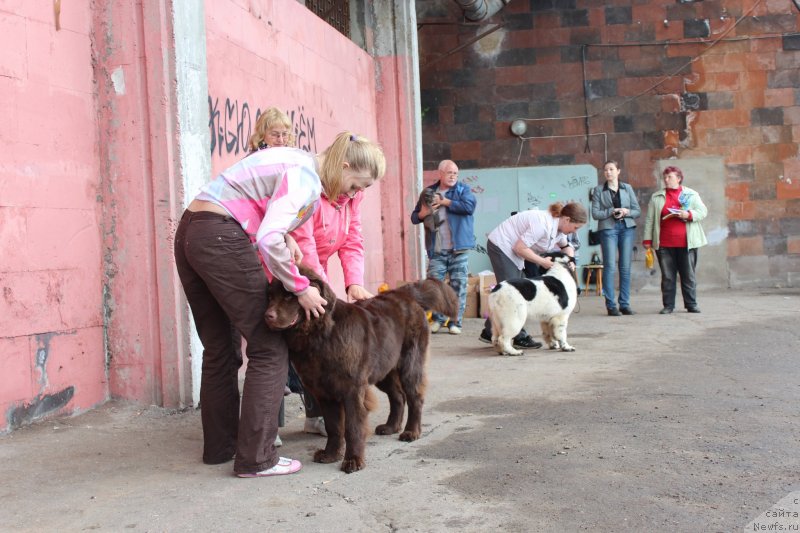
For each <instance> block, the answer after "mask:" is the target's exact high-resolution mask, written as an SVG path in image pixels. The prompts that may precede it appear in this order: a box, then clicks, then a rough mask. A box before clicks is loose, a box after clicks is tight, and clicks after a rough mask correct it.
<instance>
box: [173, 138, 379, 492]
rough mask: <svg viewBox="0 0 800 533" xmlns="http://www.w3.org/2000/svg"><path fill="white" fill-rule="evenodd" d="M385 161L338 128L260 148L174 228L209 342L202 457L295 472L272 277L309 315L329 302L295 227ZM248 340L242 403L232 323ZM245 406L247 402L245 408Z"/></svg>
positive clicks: (264, 472) (252, 473)
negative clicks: (270, 305) (270, 310)
mask: <svg viewBox="0 0 800 533" xmlns="http://www.w3.org/2000/svg"><path fill="white" fill-rule="evenodd" d="M385 169H386V161H385V158H384V156H383V152H382V151H381V149H380V148H379V147H378V146H377V145H376V144H374V143H372V142H370V141H369V140H368V139H365V138H363V137H359V136H356V135H353V134H352V133H350V132H343V133H340V134H339V135H338V136H337V137H336V140H335V141H334V142H333V144H331V146H330V147H328V148H327V149H326V150H325V151H324V152H322V153H321V154H318V155H312V154H309V153H306V152H303V151H302V150H297V149H294V148H284V147H281V148H273V149H270V150H259V151H257V152H255V153H253V154H251V155H249V156H248V157H245V158H244V159H242V160H241V161H239V162H238V163H236V164H234V165H233V166H231V167H230V168H228V169H226V170H225V171H223V172H222V173H221V174H220V175H219V176H217V177H216V178H215V179H213V180H212V181H210V182H209V183H208V184H206V185H205V186H204V187H203V188H202V190H201V191H200V194H198V195H197V196H196V197H195V199H194V200H193V201H192V202H191V203H190V204H189V207H188V208H187V210H186V211H185V212H184V214H183V217H182V218H181V221H180V224H179V226H178V229H177V232H176V234H175V262H176V266H177V268H178V274H179V276H180V279H181V284H182V285H183V288H184V292H185V293H186V298H187V300H188V302H189V305H190V307H191V309H192V315H193V317H194V321H195V325H196V327H197V332H198V335H199V336H200V340H201V341H202V343H203V367H202V377H201V387H200V403H201V419H202V423H203V461H204V462H205V463H207V464H219V463H223V462H226V461H229V460H231V459H232V458H234V456H235V460H234V465H233V470H234V473H235V474H236V475H238V476H239V477H264V476H274V475H281V474H291V473H293V472H296V471H298V470H299V469H300V468H301V465H300V462H299V461H296V460H292V459H287V458H281V457H278V454H277V451H276V449H275V446H274V441H275V437H276V436H277V433H278V409H279V408H280V403H281V399H282V397H283V391H284V386H285V384H286V374H287V366H288V349H287V346H286V343H285V341H284V339H283V337H282V335H281V334H280V333H278V332H272V331H270V330H269V329H268V328H267V327H266V324H265V322H264V311H265V310H266V307H267V301H266V285H267V275H266V273H265V271H264V269H263V267H262V263H261V262H262V261H263V264H264V265H265V266H266V267H267V269H268V270H269V272H270V273H271V274H272V275H273V276H274V277H276V278H278V279H279V280H280V281H281V282H282V283H283V285H284V287H285V288H286V289H287V290H289V291H290V292H293V293H294V294H296V295H297V297H298V300H299V302H300V305H301V306H302V307H303V309H305V312H306V317H307V318H308V319H311V318H312V317H314V318H316V317H319V316H320V315H321V314H322V313H324V307H323V306H324V305H325V304H326V303H327V302H325V300H324V299H323V298H322V297H321V296H320V294H319V291H318V290H317V289H316V288H314V287H312V286H310V284H309V281H308V278H306V277H305V276H303V275H302V274H300V272H299V271H298V269H297V265H296V264H295V261H294V258H295V257H297V256H298V252H299V249H297V245H296V243H295V242H294V240H293V239H292V238H291V237H288V238H287V236H288V234H289V233H290V232H292V231H294V230H295V229H297V228H298V227H300V226H301V225H302V224H303V223H304V222H306V221H307V220H308V219H310V218H311V217H312V215H313V213H314V211H315V209H316V208H317V206H318V204H319V199H320V195H321V194H322V193H323V192H324V193H325V194H326V195H327V196H328V197H333V198H339V196H340V195H341V194H350V195H355V194H356V193H358V192H359V191H361V190H363V189H365V188H366V187H369V186H370V185H372V184H373V183H374V182H375V181H376V180H378V179H380V178H381V177H382V176H383V174H384V172H385ZM232 327H234V328H236V329H237V330H238V331H239V332H241V334H242V335H243V336H244V338H245V339H246V340H247V358H248V365H247V371H246V374H245V379H244V389H243V392H242V397H241V406H240V400H239V389H238V376H237V374H238V368H239V361H237V358H236V353H235V347H234V346H233V342H232V338H231V328H232ZM240 407H241V409H240Z"/></svg>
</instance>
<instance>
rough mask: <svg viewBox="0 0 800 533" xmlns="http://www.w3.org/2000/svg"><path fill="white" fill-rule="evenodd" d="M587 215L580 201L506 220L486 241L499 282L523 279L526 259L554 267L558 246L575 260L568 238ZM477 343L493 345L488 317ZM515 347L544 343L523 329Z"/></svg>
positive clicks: (536, 210) (534, 345) (514, 341)
mask: <svg viewBox="0 0 800 533" xmlns="http://www.w3.org/2000/svg"><path fill="white" fill-rule="evenodd" d="M587 219H588V213H587V212H586V208H585V207H583V206H582V205H581V204H579V203H578V202H570V203H568V204H566V205H564V204H562V203H560V202H557V203H554V204H552V205H550V207H548V209H547V211H542V210H539V209H529V210H527V211H522V212H521V213H517V214H516V215H513V216H511V217H510V218H507V219H506V220H504V221H503V222H501V223H500V225H499V226H497V227H496V228H495V229H494V230H492V232H491V233H489V238H488V240H487V242H486V249H487V251H488V253H489V261H490V262H491V263H492V269H493V270H494V275H495V278H496V279H497V283H500V282H501V281H505V280H507V279H517V278H522V277H523V268H524V265H525V260H528V261H530V262H531V263H534V264H536V265H538V266H539V267H541V268H543V269H545V270H547V269H549V268H550V267H551V266H553V260H552V259H551V258H550V257H542V256H541V255H539V254H544V253H547V252H549V251H551V250H553V249H555V248H556V246H558V247H559V248H560V249H561V251H562V252H564V253H565V254H566V255H568V256H570V257H573V256H574V255H575V250H573V249H572V247H571V246H570V245H569V242H568V241H567V235H568V234H570V233H573V232H575V231H577V230H578V228H580V227H581V226H583V225H584V224H586V220H587ZM478 340H480V341H481V342H487V343H490V344H491V342H492V323H491V321H490V320H489V319H488V318H487V319H486V323H485V324H484V326H483V331H481V335H480V337H478ZM513 346H514V348H541V347H542V343H541V342H537V341H535V340H533V338H532V337H531V336H530V335H529V334H528V332H526V331H525V329H522V330H521V331H520V332H519V334H517V335H516V336H515V337H514V340H513Z"/></svg>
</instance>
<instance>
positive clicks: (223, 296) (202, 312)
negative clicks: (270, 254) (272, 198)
mask: <svg viewBox="0 0 800 533" xmlns="http://www.w3.org/2000/svg"><path fill="white" fill-rule="evenodd" d="M175 264H176V266H177V269H178V275H179V276H180V279H181V284H182V285H183V290H184V292H185V293H186V299H187V300H188V302H189V306H190V307H191V309H192V316H193V317H194V322H195V325H196V326H197V333H198V335H199V336H200V340H201V341H202V343H203V364H202V374H201V378H200V419H201V421H202V425H203V461H204V462H206V463H208V464H218V463H223V462H226V461H229V460H230V459H231V458H232V457H233V456H234V453H235V454H236V457H235V461H234V464H233V470H234V472H236V473H254V472H258V471H261V470H266V469H268V468H271V467H273V466H274V465H275V464H276V463H277V462H278V454H277V452H276V450H275V447H274V445H273V443H274V441H275V437H276V436H277V434H278V417H279V413H280V406H281V400H282V399H283V389H284V386H285V385H286V375H287V372H288V364H289V359H288V354H289V350H288V347H287V346H286V341H285V340H284V339H283V336H282V335H281V334H280V333H277V332H273V331H270V330H269V329H268V328H267V326H266V323H265V322H264V311H266V308H267V298H266V295H267V292H266V290H267V276H266V274H265V272H264V269H263V267H262V266H261V261H260V260H259V256H258V253H257V252H256V250H255V249H254V248H253V245H252V244H251V243H250V239H249V237H248V236H247V235H245V233H244V231H243V230H242V227H241V226H240V225H239V223H238V222H236V221H235V220H234V219H232V218H231V217H228V216H224V215H219V214H216V213H208V212H204V211H200V212H196V213H193V212H191V211H186V212H184V214H183V217H182V218H181V222H180V224H179V225H178V230H177V232H176V233H175ZM234 328H235V330H236V331H238V332H240V333H241V335H242V336H243V337H244V338H245V340H246V341H247V372H246V373H245V378H244V388H243V391H242V396H241V402H240V399H239V375H238V374H239V367H240V366H241V364H242V359H241V353H240V352H239V353H237V350H238V348H239V346H237V345H236V342H235V340H234V338H236V337H238V336H237V335H232V334H231V333H232V331H233V329H234ZM240 407H241V409H240ZM240 411H241V412H240Z"/></svg>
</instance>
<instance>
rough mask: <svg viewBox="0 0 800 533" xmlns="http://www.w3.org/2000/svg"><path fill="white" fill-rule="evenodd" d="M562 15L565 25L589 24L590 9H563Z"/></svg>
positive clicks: (562, 22)
mask: <svg viewBox="0 0 800 533" xmlns="http://www.w3.org/2000/svg"><path fill="white" fill-rule="evenodd" d="M560 15H561V25H562V26H564V27H574V26H588V25H589V11H588V10H586V9H568V10H564V11H561V13H560Z"/></svg>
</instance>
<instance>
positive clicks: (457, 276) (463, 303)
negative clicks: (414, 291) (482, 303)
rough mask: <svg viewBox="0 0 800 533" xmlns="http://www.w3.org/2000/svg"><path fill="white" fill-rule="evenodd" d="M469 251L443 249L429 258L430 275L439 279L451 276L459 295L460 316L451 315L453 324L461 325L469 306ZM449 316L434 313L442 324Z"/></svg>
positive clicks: (453, 286)
mask: <svg viewBox="0 0 800 533" xmlns="http://www.w3.org/2000/svg"><path fill="white" fill-rule="evenodd" d="M468 259H469V253H468V252H461V253H454V252H453V250H442V251H440V252H438V253H434V254H433V255H432V256H431V257H430V258H429V259H428V277H429V278H433V279H438V280H444V278H445V277H446V276H447V275H449V276H450V282H449V284H450V287H451V288H452V289H453V290H454V291H455V293H456V294H457V295H458V316H457V317H450V319H451V320H452V319H453V318H455V320H453V321H452V322H451V324H454V325H456V326H458V327H461V320H462V319H463V318H464V309H466V307H467V273H468V266H467V262H468ZM446 318H447V317H445V316H444V315H442V314H440V313H433V319H434V320H435V321H437V322H439V323H440V324H444V323H445V320H446Z"/></svg>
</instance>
